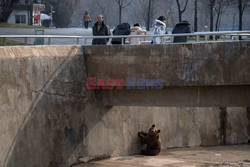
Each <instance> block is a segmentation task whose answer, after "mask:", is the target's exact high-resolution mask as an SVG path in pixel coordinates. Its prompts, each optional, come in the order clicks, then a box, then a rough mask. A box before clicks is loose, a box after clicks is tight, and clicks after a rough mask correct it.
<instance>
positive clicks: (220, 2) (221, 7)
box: [214, 0, 232, 31]
mask: <svg viewBox="0 0 250 167" xmlns="http://www.w3.org/2000/svg"><path fill="white" fill-rule="evenodd" d="M231 2H232V0H217V1H216V3H215V6H214V9H215V12H216V14H217V16H216V22H215V31H219V27H220V21H221V17H222V14H223V13H224V12H225V9H226V8H227V7H228V6H229V5H231Z"/></svg>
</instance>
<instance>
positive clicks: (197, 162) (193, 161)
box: [73, 145, 250, 167]
mask: <svg viewBox="0 0 250 167" xmlns="http://www.w3.org/2000/svg"><path fill="white" fill-rule="evenodd" d="M80 160H81V159H80ZM73 166H76V167H117V166H119V167H129V166H130V167H138V166H147V167H150V166H151V167H161V166H168V167H179V166H181V167H249V166H250V145H231V146H217V147H198V148H175V149H168V150H165V151H162V152H161V153H160V155H158V156H141V155H134V156H123V157H116V158H110V159H106V160H100V161H92V162H89V163H83V164H79V165H73Z"/></svg>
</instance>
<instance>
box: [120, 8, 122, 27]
mask: <svg viewBox="0 0 250 167" xmlns="http://www.w3.org/2000/svg"><path fill="white" fill-rule="evenodd" d="M121 23H122V6H121V5H119V24H121Z"/></svg>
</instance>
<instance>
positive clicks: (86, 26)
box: [84, 21, 89, 29]
mask: <svg viewBox="0 0 250 167" xmlns="http://www.w3.org/2000/svg"><path fill="white" fill-rule="evenodd" d="M84 27H85V28H86V29H88V27H89V22H88V21H85V22H84Z"/></svg>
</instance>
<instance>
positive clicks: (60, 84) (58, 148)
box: [0, 46, 250, 167]
mask: <svg viewBox="0 0 250 167" xmlns="http://www.w3.org/2000/svg"><path fill="white" fill-rule="evenodd" d="M137 47H138V46H137ZM86 49H87V50H88V49H91V47H90V48H84V49H83V48H82V47H80V46H49V47H48V46H47V47H46V46H44V47H43V46H42V47H25V46H24V47H0V55H1V57H0V73H1V75H0V143H1V145H0V150H1V151H0V166H4V167H5V166H8V167H16V166H25V167H28V166H30V167H33V166H41V167H44V166H50V167H55V166H70V165H72V164H77V163H79V160H80V161H88V160H90V159H96V158H106V157H110V156H118V155H128V154H137V153H139V152H140V149H141V146H140V144H139V140H138V138H137V132H138V131H140V130H144V131H146V130H147V129H148V128H149V127H150V126H151V124H153V123H154V124H156V126H157V127H158V128H159V129H161V130H162V132H161V139H162V144H163V149H167V148H171V147H185V146H201V145H220V144H238V143H247V142H248V140H249V139H250V134H249V127H250V126H249V125H250V110H249V109H247V108H246V107H241V108H235V107H234V108H225V107H224V108H223V107H221V108H218V107H204V108H202V107H157V106H155V107H153V106H151V107H150V106H148V107H146V106H113V107H105V106H104V103H103V98H105V94H104V92H103V91H102V90H86V76H87V71H88V69H87V68H86V67H87V64H88V63H89V62H87V61H86V59H88V56H91V55H89V54H87V53H86ZM100 49H104V50H103V52H104V53H105V49H107V48H105V47H100ZM130 49H131V48H130ZM137 49H138V48H137ZM97 61H98V59H97ZM99 61H101V60H99ZM104 65H105V64H104Z"/></svg>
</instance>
